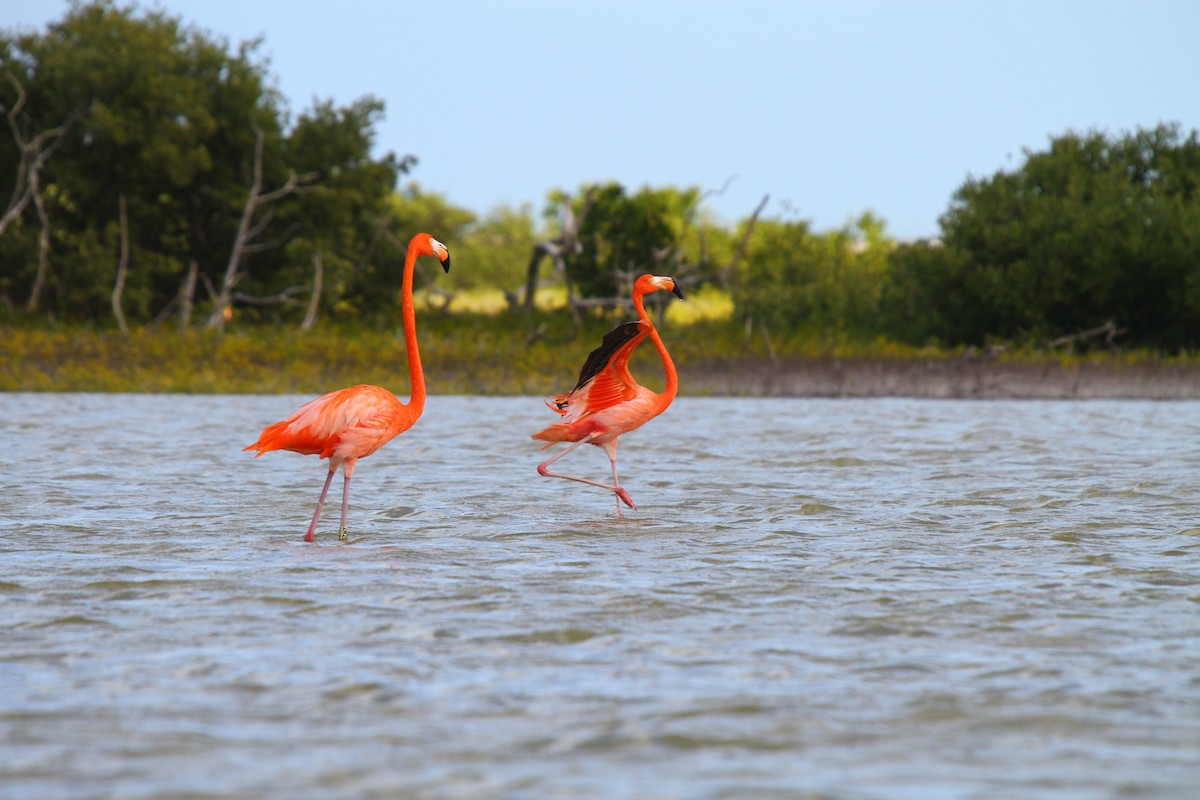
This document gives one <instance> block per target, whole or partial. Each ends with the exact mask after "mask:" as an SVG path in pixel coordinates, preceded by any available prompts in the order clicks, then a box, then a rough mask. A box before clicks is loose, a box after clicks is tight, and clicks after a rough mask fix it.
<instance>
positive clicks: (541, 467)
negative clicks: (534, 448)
mask: <svg viewBox="0 0 1200 800" xmlns="http://www.w3.org/2000/svg"><path fill="white" fill-rule="evenodd" d="M595 435H596V434H594V433H589V434H588V435H587V436H585V437H583V438H582V439H580V440H579V441H578V442H575V443H573V444H572V445H571V446H570V447H568V448H567V449H565V450H563V451H562V452H561V453H559V454H558V455H556V456H554V458H551V459H549V460H547V461H543V462H542V463H541V464H538V474H539V475H544V476H545V477H547V478H565V479H567V480H569V481H579V482H580V483H586V484H589V485H591V486H599V487H600V488H601V489H607V490H609V491H610V492H612V493H614V494H615V495H616V496H617V500H618V501H619V502H618V503H617V510H618V511H621V503H624V504H625V505H627V506H629V507H630V508H637V506H635V505H634V504H633V500H632V499H631V498H630V497H629V492H627V491H625V490H624V489H622V488H621V487H620V486H617V485H616V477H615V476H616V462H615V461H614V462H613V475H614V478H613V485H612V486H609V485H608V484H607V483H601V482H600V481H593V480H588V479H587V478H579V477H576V476H575V475H565V474H563V473H561V472H551V471H550V470H549V469H548V468H549V466H550V465H551V464H553V463H554V462H555V461H558V460H559V459H560V458H562V457H563V456H565V455H566V454H567V453H569V452H571V451H572V450H574V449H575V448H576V447H579V445H581V444H586V443H587V442H590V441H591V440H592V439H593V438H594V437H595ZM605 450H606V451H607V450H608V448H607V447H606V448H605ZM614 452H615V445H614ZM612 458H615V455H614V456H612ZM621 513H622V514H624V512H623V511H622V512H621Z"/></svg>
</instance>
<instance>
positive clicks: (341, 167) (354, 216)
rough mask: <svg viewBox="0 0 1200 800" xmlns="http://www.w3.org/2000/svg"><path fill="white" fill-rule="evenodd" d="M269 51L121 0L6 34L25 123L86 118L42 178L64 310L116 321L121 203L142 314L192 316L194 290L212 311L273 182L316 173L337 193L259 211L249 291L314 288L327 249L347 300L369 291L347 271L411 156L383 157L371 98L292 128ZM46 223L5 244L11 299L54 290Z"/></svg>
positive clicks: (1, 85) (245, 266) (244, 275)
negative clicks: (175, 310) (44, 249)
mask: <svg viewBox="0 0 1200 800" xmlns="http://www.w3.org/2000/svg"><path fill="white" fill-rule="evenodd" d="M260 45H261V43H260V42H259V41H250V42H245V43H242V44H241V45H240V46H238V47H237V48H236V50H232V49H231V48H230V46H229V44H228V42H226V41H225V40H223V39H218V38H214V37H212V36H211V35H209V34H207V33H205V32H202V31H199V30H197V29H195V28H193V27H190V26H187V25H185V24H184V23H183V22H182V21H181V20H180V19H178V18H176V17H173V16H170V15H168V14H166V13H164V12H161V11H149V12H141V11H139V10H138V9H137V8H136V6H119V5H117V4H116V3H114V2H111V0H99V1H98V2H90V3H79V2H76V3H73V4H72V5H71V7H70V10H69V11H68V12H67V14H66V15H65V16H64V18H63V19H62V20H60V21H57V22H55V23H52V24H51V25H49V26H48V27H47V29H46V30H45V31H44V32H38V33H20V34H7V33H6V34H3V35H2V36H0V55H3V57H4V63H3V69H4V70H6V71H7V72H8V75H0V92H6V94H0V101H2V102H4V103H5V104H8V103H10V102H11V100H12V93H13V92H15V89H14V88H12V87H13V86H16V85H20V86H21V87H23V88H24V89H25V90H26V91H27V104H26V108H27V109H28V113H27V115H26V120H27V123H26V124H30V125H38V124H41V123H40V121H41V120H55V121H56V122H57V121H61V120H63V119H66V118H67V117H68V115H70V114H72V113H75V111H76V110H77V109H83V110H85V113H84V114H83V116H82V117H81V118H80V119H79V121H78V123H77V124H75V125H74V126H73V127H71V129H70V130H69V132H68V133H67V134H65V135H64V136H63V137H62V139H63V141H62V146H61V147H60V149H59V150H58V151H57V152H55V154H54V157H53V159H51V160H49V161H47V162H46V164H45V166H44V169H43V174H42V176H41V177H42V186H43V188H44V191H43V193H42V196H43V197H44V200H45V203H44V206H45V209H44V210H45V215H44V216H45V217H46V218H49V220H50V221H51V223H52V234H53V235H52V241H51V244H52V247H51V250H52V258H51V261H50V265H49V268H48V269H46V270H45V273H46V277H45V280H44V292H43V295H42V297H43V299H42V305H43V306H44V307H45V309H46V310H47V312H48V313H51V314H53V315H55V316H57V317H60V318H68V319H83V318H92V319H96V318H102V317H106V316H108V315H109V314H110V295H111V293H112V288H113V282H114V277H115V272H116V264H117V260H118V253H119V249H120V248H119V244H120V229H121V226H120V225H119V224H118V219H119V214H118V209H119V208H120V207H121V206H122V204H123V203H124V205H126V206H127V209H128V226H127V227H128V231H129V237H130V258H129V273H128V276H127V277H128V280H127V282H126V286H125V302H124V305H125V311H126V313H127V314H128V315H129V317H130V319H131V320H139V321H146V320H148V319H150V318H152V317H153V316H155V315H156V314H161V313H163V312H165V311H168V310H170V308H171V307H172V306H173V305H175V304H176V303H179V302H180V300H181V299H182V300H183V301H184V302H183V303H182V308H184V309H187V308H190V307H191V305H192V299H193V297H194V295H199V299H201V300H202V299H203V298H204V295H203V294H201V292H202V288H201V287H205V286H214V285H216V286H220V285H221V283H222V280H223V278H224V276H225V273H226V267H227V265H228V264H230V263H231V258H230V255H231V250H232V245H233V240H234V238H235V234H236V233H237V231H238V230H239V224H240V221H241V219H242V215H243V211H244V210H245V208H246V206H247V197H248V194H249V191H250V187H251V184H252V179H253V176H254V174H255V173H256V172H257V171H261V175H262V186H263V187H264V192H267V191H270V190H271V189H273V188H275V187H278V186H281V185H283V184H285V182H287V181H288V180H289V179H290V178H291V176H294V175H296V174H298V173H302V172H313V173H315V174H316V175H317V176H319V178H320V186H321V192H320V193H319V194H317V195H313V196H309V195H301V194H296V195H294V196H288V197H286V198H283V199H281V200H280V201H279V202H278V203H276V204H272V205H271V207H270V208H269V209H260V210H259V213H258V214H257V215H256V216H255V217H254V219H253V224H254V230H255V232H256V234H257V236H256V238H255V241H254V243H253V247H252V248H250V249H251V251H253V252H248V253H247V254H246V256H245V258H244V260H241V261H236V262H234V263H235V266H236V267H237V270H236V274H234V275H233V278H234V279H235V282H236V283H237V284H238V291H239V292H240V293H241V294H242V296H251V295H255V294H267V295H270V294H275V293H278V292H280V291H281V290H283V289H284V288H287V287H288V285H289V284H288V283H286V282H299V284H303V286H301V288H302V289H304V288H306V287H307V288H311V282H312V277H311V276H312V265H311V261H312V256H313V254H314V253H317V252H326V253H327V255H328V259H329V261H330V263H331V265H332V266H331V286H332V287H333V290H332V292H331V294H330V297H329V303H330V304H331V305H332V304H334V303H335V302H336V293H337V292H338V291H340V290H341V289H342V288H343V287H347V288H348V287H349V286H350V284H352V283H353V275H348V274H349V273H352V272H353V270H352V269H351V268H350V267H348V266H346V265H347V264H357V263H358V260H361V259H362V258H363V257H364V256H363V254H364V253H366V252H367V251H368V249H369V247H368V241H369V239H370V236H371V235H372V234H373V232H374V231H375V229H376V228H377V222H378V220H379V218H380V217H382V216H384V215H385V212H386V210H387V209H386V206H387V198H388V197H389V196H390V195H391V193H392V192H393V191H394V188H395V182H396V178H397V176H398V175H399V174H401V173H403V172H404V171H405V170H406V169H407V168H408V167H409V166H410V164H411V159H407V158H406V159H397V158H396V157H395V156H394V155H392V154H386V155H385V156H383V157H382V158H379V159H376V158H373V157H372V156H371V154H370V149H371V147H372V145H373V143H374V131H373V126H374V124H375V122H376V121H377V119H378V116H379V114H381V113H382V106H381V104H380V103H379V102H378V101H376V100H374V99H372V98H365V99H363V100H360V101H358V102H356V103H353V104H351V105H350V106H348V107H346V108H336V107H334V106H333V105H332V104H330V103H320V102H319V103H317V104H316V105H315V106H314V107H313V109H312V110H311V111H308V112H305V113H304V114H302V115H300V117H299V118H298V120H297V121H296V122H295V124H291V123H290V122H289V119H288V113H287V109H286V107H285V103H284V101H283V98H281V97H280V96H279V95H278V93H277V92H275V91H274V90H273V89H272V88H271V85H272V82H271V80H270V76H269V74H268V72H267V67H266V64H265V62H264V61H263V60H261V59H260V58H259V57H258V55H257V51H258V48H259V47H260ZM9 76H11V78H12V80H9V81H5V80H2V79H3V78H5V77H9ZM42 127H44V125H42ZM260 135H261V137H262V150H261V159H260V158H259V157H258V156H257V152H258V151H257V146H256V143H257V140H258V138H259V136H260ZM14 150H15V148H14V147H12V146H11V145H7V144H6V145H4V146H0V169H2V170H4V172H2V173H0V177H5V178H7V177H8V176H10V175H13V174H14V171H13V170H14V167H15V165H16V164H17V162H16V161H15V160H14ZM0 183H3V181H0ZM11 183H12V182H11V181H10V182H9V184H8V185H11ZM39 220H40V213H39V215H35V214H34V211H33V210H32V209H27V210H25V211H24V212H23V218H22V220H21V221H20V222H21V224H20V225H14V226H12V228H10V230H9V232H8V235H5V236H3V237H0V259H3V260H4V261H5V263H9V264H13V265H15V268H14V270H13V272H12V274H5V275H4V276H3V278H2V280H3V284H2V286H3V291H4V292H5V293H6V294H7V295H8V296H9V297H10V298H12V297H15V296H20V295H21V294H22V293H28V292H31V291H32V289H33V287H36V286H38V285H39V284H40V282H39V281H38V279H37V275H36V274H35V267H34V266H32V265H35V264H37V262H38V260H37V259H36V258H35V259H30V258H29V257H28V256H29V254H30V253H31V252H36V250H37V247H36V245H35V244H34V243H33V242H35V241H36V238H37V237H38V236H39V235H40V234H39V229H40V228H42V227H44V226H42V225H41V224H39ZM297 238H303V239H304V241H303V242H300V243H296V242H294V241H293V240H296V239H297ZM289 243H290V244H289ZM39 291H41V290H39Z"/></svg>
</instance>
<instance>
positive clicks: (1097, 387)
mask: <svg viewBox="0 0 1200 800" xmlns="http://www.w3.org/2000/svg"><path fill="white" fill-rule="evenodd" d="M680 372H681V380H682V381H686V386H687V394H689V395H697V394H699V395H704V394H708V395H714V396H717V395H727V396H745V397H750V396H756V397H921V398H931V399H947V400H999V399H1004V400H1020V399H1024V400H1100V399H1107V400H1118V399H1126V400H1134V399H1136V400H1200V368H1198V367H1197V366H1194V365H1186V364H1163V363H1153V362H1151V363H1135V364H1103V363H1100V364H1088V363H1082V364H1071V365H1062V364H1056V363H1028V362H1019V361H996V360H984V359H968V358H961V359H914V360H908V359H887V358H835V357H832V356H830V357H824V358H799V357H786V358H778V359H774V360H771V359H760V360H736V361H734V360H709V361H704V362H695V363H689V364H683V365H680Z"/></svg>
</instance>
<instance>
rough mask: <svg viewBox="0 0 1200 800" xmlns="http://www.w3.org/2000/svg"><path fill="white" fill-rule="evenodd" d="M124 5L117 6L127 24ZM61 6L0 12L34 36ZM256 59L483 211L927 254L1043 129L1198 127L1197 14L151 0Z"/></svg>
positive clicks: (1054, 3)
mask: <svg viewBox="0 0 1200 800" xmlns="http://www.w3.org/2000/svg"><path fill="white" fill-rule="evenodd" d="M126 4H127V3H124V2H123V3H122V5H126ZM68 7H69V6H68V3H67V2H66V1H65V0H0V27H3V28H5V29H9V30H11V29H13V28H17V27H21V28H25V29H29V28H34V29H44V27H45V25H46V24H47V23H48V22H51V21H54V20H57V19H60V18H61V17H62V16H63V15H64V14H65V13H66V11H67V9H68ZM140 7H141V8H159V9H162V10H165V11H167V12H168V13H170V14H172V15H174V16H178V17H180V18H181V19H182V20H183V21H184V22H186V23H188V24H191V25H194V26H196V27H198V28H200V29H202V30H205V31H207V32H209V33H210V34H213V35H214V36H217V37H221V38H226V39H228V40H229V42H230V44H231V45H233V46H236V45H237V44H238V43H240V42H242V41H244V40H248V39H252V38H255V37H260V36H261V37H263V39H264V42H263V45H262V47H261V48H260V51H259V52H260V54H262V55H263V56H266V57H267V58H268V59H269V65H270V66H269V69H270V74H271V76H272V77H273V78H274V80H275V81H276V82H277V85H278V88H279V89H280V90H281V91H282V93H283V95H284V96H285V97H286V98H287V101H288V104H289V107H290V109H291V111H292V113H293V114H297V113H300V112H302V111H303V110H305V109H307V108H311V107H312V105H313V102H314V100H318V99H319V100H333V101H334V102H335V103H336V104H338V105H346V104H349V103H351V102H353V101H354V100H357V99H358V98H361V97H363V96H365V95H373V96H375V97H378V98H380V99H382V100H383V101H384V102H385V104H386V116H385V118H384V120H383V121H381V122H380V123H379V124H378V126H377V128H376V132H377V136H378V140H377V154H382V153H384V152H387V151H392V152H394V153H396V154H397V155H400V156H403V155H407V154H412V155H414V156H416V157H417V159H418V163H417V165H416V167H415V168H414V170H413V171H412V172H411V173H410V175H409V176H408V177H407V178H406V180H408V179H411V180H415V181H416V182H418V183H419V184H420V185H421V187H422V188H423V189H424V190H426V191H433V192H437V193H439V194H442V195H444V196H445V197H446V198H447V200H449V201H450V202H451V203H454V204H455V205H459V206H463V207H466V208H469V209H471V210H473V211H475V212H477V213H481V214H482V213H486V212H488V211H489V210H491V209H494V208H496V207H498V206H500V205H511V206H520V205H522V204H529V205H530V206H531V208H532V210H533V211H534V212H540V210H541V209H542V206H543V205H544V203H545V200H546V197H547V194H548V193H549V192H551V191H552V190H555V189H565V190H568V191H573V190H576V189H578V188H579V187H580V186H582V185H583V184H585V183H593V182H599V181H608V180H615V181H618V182H620V183H621V184H622V185H623V186H625V187H626V189H627V190H629V191H631V192H633V191H636V190H638V189H640V188H642V187H643V186H651V187H663V186H675V187H679V188H684V187H697V188H699V189H701V190H702V191H706V192H711V194H709V195H708V196H707V198H706V200H705V207H706V209H707V210H708V211H709V212H711V213H712V214H714V215H715V216H716V217H717V218H718V219H720V220H723V221H725V222H728V223H732V222H735V221H737V220H740V219H744V218H746V217H748V216H749V215H750V214H751V213H752V212H753V210H754V208H755V207H756V206H757V205H758V203H759V201H760V200H762V198H763V197H764V196H767V195H769V196H770V201H769V202H768V205H767V207H766V211H765V214H766V215H767V216H770V217H775V218H779V219H784V220H807V221H808V222H809V223H810V224H811V225H812V226H813V227H814V228H815V229H817V230H826V229H832V228H838V227H841V226H843V225H845V224H847V223H848V222H851V221H852V220H853V219H854V218H856V217H858V216H859V215H860V214H862V213H863V212H864V211H870V212H872V213H874V214H876V215H877V216H879V217H881V218H882V219H883V220H884V221H885V223H886V225H887V231H888V233H890V234H891V235H893V236H896V237H898V238H902V239H912V238H919V237H927V236H936V235H937V234H938V217H939V216H940V215H941V214H943V213H944V212H945V211H946V209H947V208H948V206H949V203H950V201H951V198H952V197H953V194H954V192H955V191H956V190H957V189H958V188H959V187H960V186H962V184H963V183H964V182H965V181H966V180H968V179H969V178H971V177H975V178H984V177H987V176H990V175H992V174H994V173H995V172H996V171H998V170H1015V169H1018V168H1019V167H1020V165H1021V163H1022V161H1023V158H1024V153H1025V152H1026V151H1027V150H1033V151H1039V150H1045V149H1046V147H1047V146H1048V145H1049V142H1050V139H1051V138H1052V137H1054V136H1059V135H1062V134H1064V133H1067V132H1070V131H1075V132H1081V133H1083V132H1088V131H1092V130H1096V131H1101V132H1104V133H1106V134H1109V135H1114V136H1117V135H1121V134H1123V133H1126V132H1130V131H1133V130H1135V129H1137V128H1149V127H1153V126H1155V125H1157V124H1158V123H1160V122H1175V123H1178V124H1180V125H1181V127H1182V128H1183V129H1184V130H1185V131H1190V130H1192V129H1197V128H1200V89H1197V84H1196V81H1197V76H1200V45H1198V44H1197V42H1200V2H1197V1H1196V0H1127V1H1126V2H1112V1H1111V0H1086V1H1085V2H1076V1H1075V0H1033V1H1028V0H1003V2H997V1H996V0H990V1H988V2H977V1H976V0H957V1H956V2H955V1H952V0H911V1H909V2H905V1H904V0H892V2H885V0H873V1H870V2H868V1H867V0H830V1H829V2H826V1H825V0H809V1H805V0H735V1H734V2H716V1H715V0H607V2H599V1H598V0H578V1H576V2H573V1H572V0H425V2H420V3H413V2H397V1H395V0H393V1H391V2H388V1H387V0H380V1H378V2H366V1H360V2H355V1H354V0H342V2H330V0H161V1H160V2H155V3H142V4H140Z"/></svg>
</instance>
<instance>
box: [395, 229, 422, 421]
mask: <svg viewBox="0 0 1200 800" xmlns="http://www.w3.org/2000/svg"><path fill="white" fill-rule="evenodd" d="M416 265H417V247H416V240H413V241H412V242H409V244H408V254H407V255H406V256H405V258H404V282H403V284H402V285H401V287H400V317H401V321H402V323H403V325H404V345H405V348H406V349H407V350H408V375H409V379H410V382H411V383H412V395H411V396H410V397H409V400H408V404H407V405H408V408H409V410H410V411H412V412H413V413H414V414H415V415H417V416H420V414H421V411H422V410H424V408H425V372H424V370H422V369H421V351H420V350H419V349H418V348H417V311H416V308H415V307H414V306H413V269H414V268H415V267H416Z"/></svg>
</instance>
